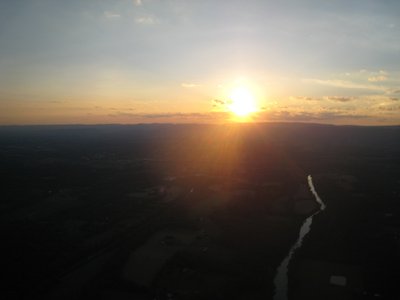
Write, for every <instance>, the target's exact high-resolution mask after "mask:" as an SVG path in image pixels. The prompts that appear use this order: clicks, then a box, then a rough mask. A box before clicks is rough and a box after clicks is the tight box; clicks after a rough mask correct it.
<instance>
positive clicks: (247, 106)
mask: <svg viewBox="0 0 400 300" xmlns="http://www.w3.org/2000/svg"><path fill="white" fill-rule="evenodd" d="M229 100H230V104H229V105H228V107H229V110H230V111H231V112H232V113H234V114H235V115H236V116H238V117H247V116H249V115H251V114H252V113H255V112H256V111H258V108H257V105H256V102H255V99H254V96H253V94H252V93H251V92H250V91H249V90H248V89H247V88H246V87H243V86H240V87H236V88H234V89H233V90H232V91H231V93H230V95H229Z"/></svg>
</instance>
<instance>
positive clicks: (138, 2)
mask: <svg viewBox="0 0 400 300" xmlns="http://www.w3.org/2000/svg"><path fill="white" fill-rule="evenodd" d="M142 4H143V3H142V0H133V5H135V6H141V5H142Z"/></svg>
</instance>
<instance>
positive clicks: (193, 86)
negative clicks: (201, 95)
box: [181, 82, 201, 89]
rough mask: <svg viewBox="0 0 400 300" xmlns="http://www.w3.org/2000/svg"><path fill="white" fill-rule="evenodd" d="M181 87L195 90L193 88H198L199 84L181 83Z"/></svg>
mask: <svg viewBox="0 0 400 300" xmlns="http://www.w3.org/2000/svg"><path fill="white" fill-rule="evenodd" d="M181 86H182V87H184V88H189V89H190V88H195V87H199V86H201V84H197V83H185V82H184V83H182V84H181Z"/></svg>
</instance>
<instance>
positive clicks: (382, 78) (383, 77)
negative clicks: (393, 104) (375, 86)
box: [368, 75, 387, 82]
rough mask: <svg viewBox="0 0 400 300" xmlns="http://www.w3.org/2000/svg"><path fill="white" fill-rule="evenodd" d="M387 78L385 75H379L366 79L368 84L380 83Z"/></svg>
mask: <svg viewBox="0 0 400 300" xmlns="http://www.w3.org/2000/svg"><path fill="white" fill-rule="evenodd" d="M386 80H387V77H386V76H385V75H379V76H371V77H369V78H368V81H370V82H381V81H386Z"/></svg>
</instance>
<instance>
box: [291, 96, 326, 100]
mask: <svg viewBox="0 0 400 300" xmlns="http://www.w3.org/2000/svg"><path fill="white" fill-rule="evenodd" d="M290 99H292V100H301V101H319V100H320V99H318V98H313V97H303V96H297V97H290Z"/></svg>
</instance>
